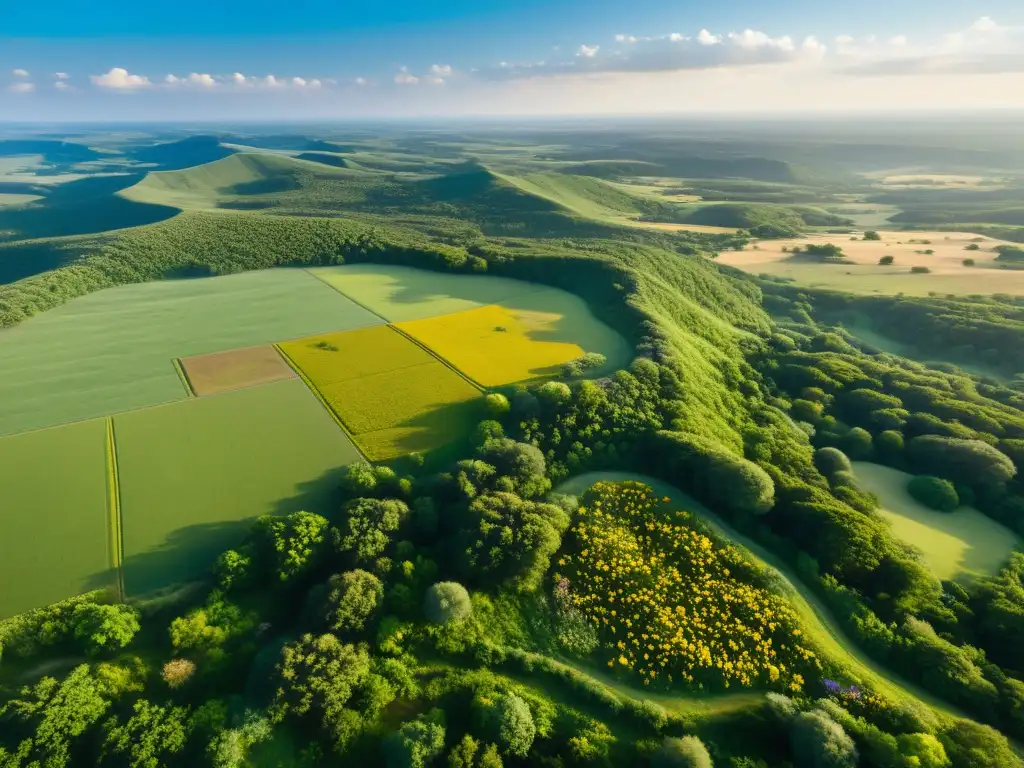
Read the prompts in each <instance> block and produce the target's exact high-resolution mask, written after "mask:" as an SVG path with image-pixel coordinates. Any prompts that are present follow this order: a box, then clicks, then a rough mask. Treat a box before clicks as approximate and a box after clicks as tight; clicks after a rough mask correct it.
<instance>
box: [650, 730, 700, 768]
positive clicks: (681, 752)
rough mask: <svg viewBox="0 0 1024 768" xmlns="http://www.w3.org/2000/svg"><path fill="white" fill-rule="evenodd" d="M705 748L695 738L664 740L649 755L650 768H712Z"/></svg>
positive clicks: (685, 737) (684, 737)
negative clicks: (655, 750) (656, 749)
mask: <svg viewBox="0 0 1024 768" xmlns="http://www.w3.org/2000/svg"><path fill="white" fill-rule="evenodd" d="M712 765H713V764H712V762H711V755H710V754H708V749H707V747H705V746H704V743H703V742H702V741H701V740H700V739H698V738H697V737H696V736H683V737H682V738H681V739H676V738H666V739H665V740H664V741H662V743H661V746H660V747H658V751H657V752H655V753H654V754H653V755H651V768H712Z"/></svg>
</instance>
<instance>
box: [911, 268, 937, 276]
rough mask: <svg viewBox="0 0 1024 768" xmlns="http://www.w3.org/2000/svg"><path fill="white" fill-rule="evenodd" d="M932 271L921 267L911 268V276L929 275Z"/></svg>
mask: <svg viewBox="0 0 1024 768" xmlns="http://www.w3.org/2000/svg"><path fill="white" fill-rule="evenodd" d="M931 271H932V270H931V268H929V267H920V266H918V267H911V268H910V274H912V275H927V274H928V273H929V272H931Z"/></svg>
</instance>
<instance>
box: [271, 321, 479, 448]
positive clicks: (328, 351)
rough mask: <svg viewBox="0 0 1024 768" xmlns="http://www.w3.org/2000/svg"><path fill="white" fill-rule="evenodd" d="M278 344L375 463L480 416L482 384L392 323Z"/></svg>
mask: <svg viewBox="0 0 1024 768" xmlns="http://www.w3.org/2000/svg"><path fill="white" fill-rule="evenodd" d="M278 347H279V349H280V350H281V351H282V352H283V353H284V354H285V355H286V357H287V358H288V360H289V361H290V362H291V364H292V365H294V366H295V367H296V368H298V369H299V370H300V371H301V372H302V374H303V377H304V379H305V381H306V382H307V384H309V385H310V386H311V387H313V388H314V389H315V390H316V392H317V394H319V396H320V398H321V399H322V400H323V402H324V403H325V404H326V405H327V406H328V407H329V408H330V409H331V410H332V411H334V413H335V414H336V415H337V417H338V418H339V419H340V420H341V422H342V424H344V425H345V428H346V429H347V430H348V432H349V433H350V434H351V435H352V437H353V439H354V440H355V442H356V443H357V444H358V445H359V447H360V448H361V449H362V451H363V453H365V454H366V455H367V456H368V457H369V458H370V459H372V460H374V461H387V460H389V459H393V458H396V457H398V456H403V455H405V454H408V453H411V452H413V451H429V450H431V449H433V448H437V447H438V446H441V445H444V444H445V443H448V442H450V441H451V440H452V439H454V438H458V437H460V436H461V435H463V434H466V433H468V432H469V430H470V429H472V427H473V425H474V424H475V423H476V421H477V420H478V419H479V418H480V413H479V406H480V400H481V397H480V395H481V393H480V390H478V389H477V388H476V387H474V386H473V385H472V384H470V383H469V382H468V381H466V380H465V379H464V378H462V377H461V376H459V375H458V374H457V373H456V372H455V371H453V370H451V369H450V368H448V367H447V366H446V365H445V364H444V363H442V362H440V361H439V360H437V359H436V358H435V357H434V356H433V355H431V354H430V353H429V352H427V351H425V350H424V349H422V348H421V347H419V346H418V345H417V344H416V343H415V342H413V341H410V340H409V339H408V338H406V337H405V336H403V335H402V334H400V333H398V331H396V330H394V329H393V328H390V327H388V326H375V327H372V328H362V329H359V330H355V331H342V332H340V333H331V334H325V335H322V336H310V337H308V338H304V339H298V340H295V341H289V342H283V343H281V344H279V345H278Z"/></svg>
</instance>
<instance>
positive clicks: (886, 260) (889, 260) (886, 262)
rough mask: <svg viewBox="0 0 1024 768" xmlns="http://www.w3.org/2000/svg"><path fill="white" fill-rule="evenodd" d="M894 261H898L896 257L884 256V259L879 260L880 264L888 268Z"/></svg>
mask: <svg viewBox="0 0 1024 768" xmlns="http://www.w3.org/2000/svg"><path fill="white" fill-rule="evenodd" d="M894 261H896V257H895V256H883V257H882V258H880V259H879V260H878V263H879V264H881V265H882V266H883V267H887V266H889V265H890V264H892V263H893V262H894Z"/></svg>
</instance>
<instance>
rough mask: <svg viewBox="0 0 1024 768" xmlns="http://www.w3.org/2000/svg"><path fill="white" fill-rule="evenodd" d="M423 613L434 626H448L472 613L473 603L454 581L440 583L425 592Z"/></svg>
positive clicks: (462, 588) (462, 587) (461, 587)
mask: <svg viewBox="0 0 1024 768" xmlns="http://www.w3.org/2000/svg"><path fill="white" fill-rule="evenodd" d="M423 611H424V613H426V615H427V618H428V619H429V620H430V621H432V622H434V623H435V624H448V623H449V622H453V621H461V620H462V619H465V618H467V617H468V616H469V615H470V614H471V613H473V603H472V602H471V601H470V599H469V593H468V592H467V591H466V588H465V587H464V586H462V585H461V584H459V583H458V582H455V581H442V582H439V583H438V584H435V585H434V586H432V587H431V588H430V589H428V590H427V596H426V598H425V599H424V601H423Z"/></svg>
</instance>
